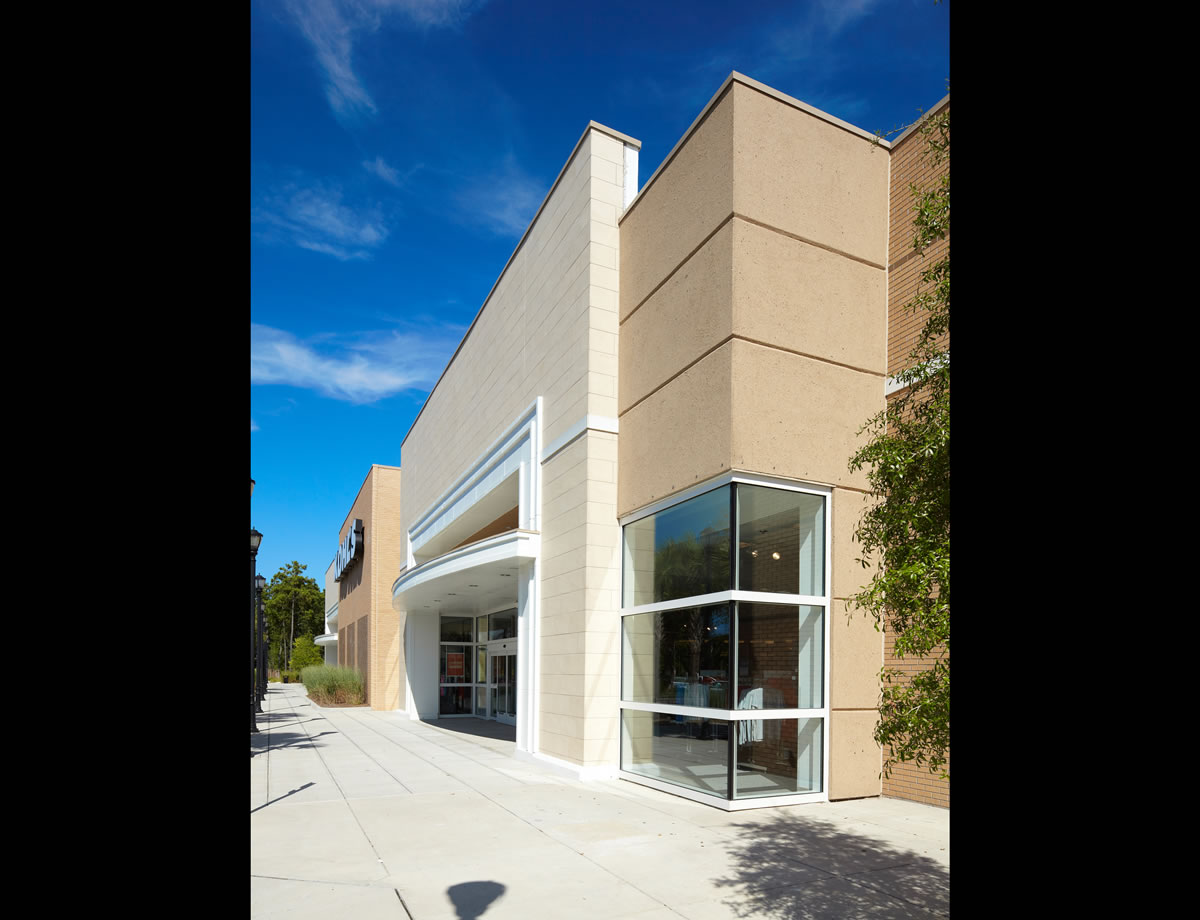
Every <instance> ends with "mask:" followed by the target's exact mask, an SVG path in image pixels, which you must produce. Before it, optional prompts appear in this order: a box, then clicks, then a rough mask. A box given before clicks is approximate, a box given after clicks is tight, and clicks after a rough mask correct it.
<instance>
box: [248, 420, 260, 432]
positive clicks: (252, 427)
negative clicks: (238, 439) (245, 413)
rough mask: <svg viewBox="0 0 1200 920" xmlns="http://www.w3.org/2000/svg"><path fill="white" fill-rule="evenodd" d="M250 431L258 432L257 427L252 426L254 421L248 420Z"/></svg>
mask: <svg viewBox="0 0 1200 920" xmlns="http://www.w3.org/2000/svg"><path fill="white" fill-rule="evenodd" d="M250 430H251V431H258V426H257V425H256V424H254V419H250Z"/></svg>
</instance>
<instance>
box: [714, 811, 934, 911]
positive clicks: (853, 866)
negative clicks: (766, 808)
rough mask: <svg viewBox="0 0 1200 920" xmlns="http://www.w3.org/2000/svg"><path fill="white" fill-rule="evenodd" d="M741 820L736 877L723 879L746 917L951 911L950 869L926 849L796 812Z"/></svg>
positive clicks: (729, 902) (735, 907)
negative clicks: (814, 873) (907, 846)
mask: <svg viewBox="0 0 1200 920" xmlns="http://www.w3.org/2000/svg"><path fill="white" fill-rule="evenodd" d="M734 827H736V828H737V829H738V838H737V842H736V843H735V844H734V847H733V849H732V852H731V855H732V856H733V859H734V863H735V868H734V870H733V873H732V877H730V878H720V879H716V880H715V881H716V884H717V885H720V886H726V887H729V888H731V889H735V890H736V894H735V893H734V892H733V891H731V893H730V897H728V898H722V901H723V902H724V903H725V904H726V905H728V906H729V907H730V908H731V909H732V910H733V911H734V912H735V913H736V914H737V915H738V916H739V917H750V916H753V917H763V918H766V917H770V918H779V920H782V918H785V917H786V918H789V920H790V918H807V920H818V918H820V920H826V918H829V920H832V918H843V917H880V918H882V917H928V916H949V915H950V870H949V869H948V868H947V867H946V866H944V865H942V864H940V863H938V862H936V861H934V860H932V859H929V858H928V857H926V856H922V855H920V854H918V853H914V852H912V851H908V850H905V849H903V848H902V847H892V846H890V845H888V844H886V843H883V842H881V841H876V840H871V839H869V838H865V837H860V836H857V835H855V834H848V833H842V832H840V831H837V830H835V829H833V828H831V827H829V826H827V825H825V824H822V823H817V822H813V821H808V820H805V819H803V818H797V817H796V816H793V815H776V816H774V817H773V818H771V819H770V820H767V821H756V822H753V823H746V824H738V825H734ZM813 868H816V869H819V870H821V871H823V872H827V873H830V874H831V875H832V876H833V877H832V878H831V877H828V876H826V877H822V878H819V879H815V880H814V879H813V877H812V871H811V870H812V869H813Z"/></svg>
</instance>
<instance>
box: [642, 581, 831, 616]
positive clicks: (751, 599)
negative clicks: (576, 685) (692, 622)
mask: <svg viewBox="0 0 1200 920" xmlns="http://www.w3.org/2000/svg"><path fill="white" fill-rule="evenodd" d="M731 601H741V602H742V603H746V604H785V605H787V606H789V607H796V606H801V607H824V608H825V609H828V608H829V602H828V599H827V597H826V595H824V594H774V593H770V592H767V591H745V590H743V589H740V588H738V589H735V590H733V591H714V592H713V593H712V594H694V595H691V596H689V597H680V598H676V599H675V600H670V601H656V602H655V603H653V604H639V605H638V606H636V607H622V608H621V616H623V617H631V616H637V614H639V613H659V612H660V611H663V610H686V609H687V608H689V607H708V606H711V605H712V604H728V603H730V602H731Z"/></svg>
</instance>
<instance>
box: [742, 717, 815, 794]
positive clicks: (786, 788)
mask: <svg viewBox="0 0 1200 920" xmlns="http://www.w3.org/2000/svg"><path fill="white" fill-rule="evenodd" d="M734 725H735V726H736V728H735V732H736V735H737V770H736V772H735V773H734V778H733V797H734V798H735V799H752V798H756V797H761V796H768V795H793V794H795V793H797V792H820V791H821V764H822V762H823V761H822V759H821V727H822V726H821V720H820V719H774V720H772V719H748V720H746V721H742V722H735V723H734Z"/></svg>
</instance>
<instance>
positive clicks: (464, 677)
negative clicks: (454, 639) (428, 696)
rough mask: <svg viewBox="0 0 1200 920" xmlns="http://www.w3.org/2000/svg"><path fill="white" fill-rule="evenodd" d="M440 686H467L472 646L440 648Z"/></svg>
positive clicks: (469, 677) (469, 675) (469, 676)
mask: <svg viewBox="0 0 1200 920" xmlns="http://www.w3.org/2000/svg"><path fill="white" fill-rule="evenodd" d="M441 651H442V655H441V671H440V673H441V677H440V679H439V680H438V683H441V684H469V683H472V680H471V659H472V658H473V657H474V654H473V651H474V646H471V645H443V646H442V648H441Z"/></svg>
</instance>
